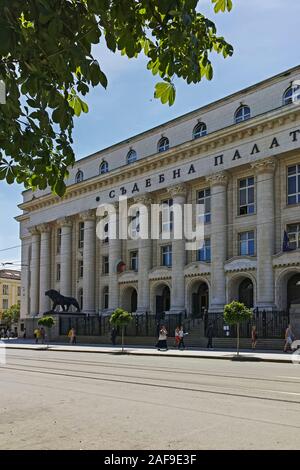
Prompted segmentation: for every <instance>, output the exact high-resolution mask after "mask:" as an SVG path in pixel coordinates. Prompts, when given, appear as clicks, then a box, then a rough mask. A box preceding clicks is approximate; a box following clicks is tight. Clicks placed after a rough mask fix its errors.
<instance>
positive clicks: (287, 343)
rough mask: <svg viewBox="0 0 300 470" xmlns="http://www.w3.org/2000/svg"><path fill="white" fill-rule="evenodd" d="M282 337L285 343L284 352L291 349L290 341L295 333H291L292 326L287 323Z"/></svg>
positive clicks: (291, 341)
mask: <svg viewBox="0 0 300 470" xmlns="http://www.w3.org/2000/svg"><path fill="white" fill-rule="evenodd" d="M284 338H285V344H284V348H283V350H284V352H288V350H290V351H291V350H292V343H293V341H294V339H295V335H294V333H293V330H292V327H291V325H290V324H289V325H288V327H287V329H286V330H285V335H284Z"/></svg>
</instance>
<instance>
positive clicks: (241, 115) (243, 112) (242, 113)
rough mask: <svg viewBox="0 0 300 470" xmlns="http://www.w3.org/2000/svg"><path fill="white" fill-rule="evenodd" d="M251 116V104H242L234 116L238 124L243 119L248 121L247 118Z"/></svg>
mask: <svg viewBox="0 0 300 470" xmlns="http://www.w3.org/2000/svg"><path fill="white" fill-rule="evenodd" d="M250 118H251V111H250V108H249V106H240V107H239V109H238V110H237V111H236V113H235V116H234V120H235V123H236V124H238V123H239V122H242V121H247V119H250Z"/></svg>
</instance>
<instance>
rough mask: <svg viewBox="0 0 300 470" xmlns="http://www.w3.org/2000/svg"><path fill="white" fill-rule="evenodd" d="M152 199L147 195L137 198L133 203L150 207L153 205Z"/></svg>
mask: <svg viewBox="0 0 300 470" xmlns="http://www.w3.org/2000/svg"><path fill="white" fill-rule="evenodd" d="M152 202H153V201H152V198H151V197H150V196H148V195H147V194H144V195H142V196H136V197H135V198H133V203H134V204H140V205H143V206H150V205H151V204H152Z"/></svg>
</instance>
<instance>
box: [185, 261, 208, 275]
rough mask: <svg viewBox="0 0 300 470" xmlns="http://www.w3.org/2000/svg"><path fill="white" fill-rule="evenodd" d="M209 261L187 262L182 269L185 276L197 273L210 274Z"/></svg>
mask: <svg viewBox="0 0 300 470" xmlns="http://www.w3.org/2000/svg"><path fill="white" fill-rule="evenodd" d="M210 271H211V267H210V263H203V262H201V261H194V262H193V263H189V264H188V265H187V266H186V267H185V269H184V275H185V276H187V277H190V276H197V275H199V274H202V275H203V274H206V275H207V274H210Z"/></svg>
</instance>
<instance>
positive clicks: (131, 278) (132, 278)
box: [119, 271, 138, 282]
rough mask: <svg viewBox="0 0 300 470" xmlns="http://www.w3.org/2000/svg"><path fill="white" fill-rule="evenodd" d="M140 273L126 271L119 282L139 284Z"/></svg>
mask: <svg viewBox="0 0 300 470" xmlns="http://www.w3.org/2000/svg"><path fill="white" fill-rule="evenodd" d="M137 280H138V273H137V272H136V271H125V272H123V273H122V274H120V275H119V282H137Z"/></svg>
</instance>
